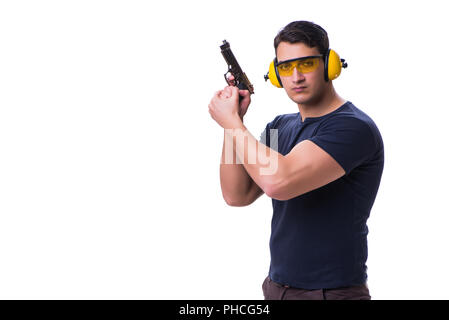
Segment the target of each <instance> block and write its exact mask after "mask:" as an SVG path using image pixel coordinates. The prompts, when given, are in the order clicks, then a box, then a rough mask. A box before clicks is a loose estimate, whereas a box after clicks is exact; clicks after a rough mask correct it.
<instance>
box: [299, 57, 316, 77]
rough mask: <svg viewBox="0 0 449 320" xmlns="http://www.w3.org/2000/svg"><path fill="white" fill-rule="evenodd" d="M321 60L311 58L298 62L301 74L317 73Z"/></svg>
mask: <svg viewBox="0 0 449 320" xmlns="http://www.w3.org/2000/svg"><path fill="white" fill-rule="evenodd" d="M319 61H320V60H319V58H309V59H305V60H302V61H299V62H298V67H297V68H298V70H299V72H301V73H308V72H312V71H315V70H316V68H318V64H319Z"/></svg>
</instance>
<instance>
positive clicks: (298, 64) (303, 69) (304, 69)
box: [278, 58, 320, 77]
mask: <svg viewBox="0 0 449 320" xmlns="http://www.w3.org/2000/svg"><path fill="white" fill-rule="evenodd" d="M319 61H320V58H307V59H298V60H294V61H289V62H284V63H281V64H279V65H278V72H279V75H280V76H281V77H290V76H291V75H292V74H293V69H294V68H296V69H298V71H299V72H300V73H309V72H312V71H315V70H316V69H317V68H318V65H319Z"/></svg>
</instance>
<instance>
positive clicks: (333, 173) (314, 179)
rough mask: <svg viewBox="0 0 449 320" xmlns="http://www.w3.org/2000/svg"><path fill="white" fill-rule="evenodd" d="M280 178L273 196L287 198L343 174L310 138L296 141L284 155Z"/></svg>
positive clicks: (338, 166) (312, 188) (315, 187)
mask: <svg viewBox="0 0 449 320" xmlns="http://www.w3.org/2000/svg"><path fill="white" fill-rule="evenodd" d="M284 166H285V167H284V168H283V170H282V171H283V173H282V180H284V181H279V185H278V187H277V188H275V192H274V193H275V194H274V195H273V198H276V199H279V200H288V199H291V198H294V197H297V196H299V195H301V194H304V193H307V192H309V191H312V190H314V189H317V188H320V187H322V186H324V185H326V184H328V183H330V182H332V181H335V180H337V179H338V178H340V177H342V176H343V175H344V174H345V171H344V170H343V168H342V167H341V166H340V164H338V162H337V161H336V160H335V159H334V158H332V157H331V156H330V155H329V154H328V153H327V152H326V151H324V150H323V149H321V148H320V147H319V146H317V145H316V144H315V143H313V142H312V141H310V140H304V141H302V142H300V143H298V144H297V145H296V146H295V147H294V148H293V149H292V150H291V151H290V153H289V154H287V155H286V156H285V161H284Z"/></svg>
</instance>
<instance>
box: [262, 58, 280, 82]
mask: <svg viewBox="0 0 449 320" xmlns="http://www.w3.org/2000/svg"><path fill="white" fill-rule="evenodd" d="M276 63H277V58H274V60H273V61H271V63H270V67H269V68H268V73H267V74H266V75H265V76H264V78H265V81H267V80H268V79H270V82H271V84H272V85H273V86H275V87H278V88H282V82H281V78H280V77H279V74H278V70H277V68H276Z"/></svg>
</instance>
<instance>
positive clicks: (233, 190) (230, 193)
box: [220, 133, 252, 202]
mask: <svg viewBox="0 0 449 320" xmlns="http://www.w3.org/2000/svg"><path fill="white" fill-rule="evenodd" d="M226 139H227V136H226V133H225V135H224V139H223V150H222V154H221V163H220V184H221V190H222V193H223V197H224V198H225V199H226V201H227V202H242V201H243V200H244V198H245V197H246V195H247V193H248V192H249V189H250V186H251V183H252V181H251V178H250V176H249V175H248V173H247V172H246V170H245V168H244V167H243V164H240V163H236V162H237V161H236V159H237V157H236V154H235V149H234V148H228V149H226V145H227V143H226Z"/></svg>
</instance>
